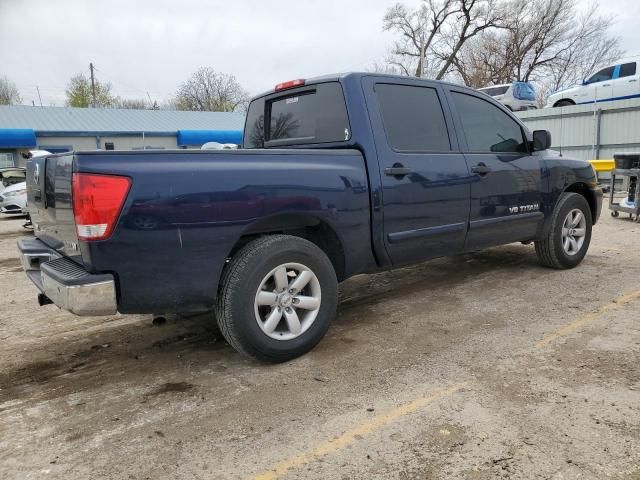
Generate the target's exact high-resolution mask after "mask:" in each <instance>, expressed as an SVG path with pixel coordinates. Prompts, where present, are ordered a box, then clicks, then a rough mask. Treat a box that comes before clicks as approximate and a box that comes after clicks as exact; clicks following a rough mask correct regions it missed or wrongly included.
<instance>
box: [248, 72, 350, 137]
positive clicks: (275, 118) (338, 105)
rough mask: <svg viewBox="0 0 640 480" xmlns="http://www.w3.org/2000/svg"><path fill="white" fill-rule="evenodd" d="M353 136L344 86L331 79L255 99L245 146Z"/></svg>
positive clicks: (250, 112) (252, 104) (250, 109)
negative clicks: (269, 96) (287, 92)
mask: <svg viewBox="0 0 640 480" xmlns="http://www.w3.org/2000/svg"><path fill="white" fill-rule="evenodd" d="M265 120H266V121H265ZM349 138H351V130H350V127H349V118H348V115H347V108H346V104H345V100H344V95H343V93H342V87H341V86H340V84H339V83H338V82H329V83H321V84H318V85H313V86H309V87H308V88H300V89H296V90H295V91H293V92H291V93H289V94H286V95H278V96H276V97H275V98H268V97H267V99H266V100H265V98H260V99H257V100H254V101H253V102H252V103H251V105H250V107H249V111H248V112H247V123H246V127H245V145H244V146H245V148H262V147H270V146H286V145H300V144H313V143H329V142H344V141H346V140H349Z"/></svg>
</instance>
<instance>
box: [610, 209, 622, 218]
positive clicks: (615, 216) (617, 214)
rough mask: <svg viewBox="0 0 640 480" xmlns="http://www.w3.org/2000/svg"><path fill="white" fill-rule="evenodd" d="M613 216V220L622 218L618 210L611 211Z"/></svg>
mask: <svg viewBox="0 0 640 480" xmlns="http://www.w3.org/2000/svg"><path fill="white" fill-rule="evenodd" d="M611 216H612V217H613V218H618V217H619V216H620V212H618V211H617V210H612V211H611Z"/></svg>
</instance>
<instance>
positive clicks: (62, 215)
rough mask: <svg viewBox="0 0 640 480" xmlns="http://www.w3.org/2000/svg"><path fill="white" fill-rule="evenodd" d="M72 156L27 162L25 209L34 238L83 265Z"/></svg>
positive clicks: (47, 157) (59, 156)
mask: <svg viewBox="0 0 640 480" xmlns="http://www.w3.org/2000/svg"><path fill="white" fill-rule="evenodd" d="M72 173H73V154H62V155H50V156H45V157H36V158H33V159H31V160H29V161H28V162H27V205H28V208H29V213H30V214H31V219H32V221H33V225H34V232H35V235H36V236H37V237H38V238H39V239H40V240H42V241H43V242H44V243H46V244H47V245H48V246H49V247H51V248H53V249H55V250H57V251H58V252H60V253H61V254H63V255H65V256H69V257H75V258H73V259H74V260H76V261H78V262H80V263H81V262H82V258H81V257H80V250H79V247H78V237H77V235H76V228H75V223H74V219H73V205H72V201H71V181H72Z"/></svg>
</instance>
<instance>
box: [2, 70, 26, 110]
mask: <svg viewBox="0 0 640 480" xmlns="http://www.w3.org/2000/svg"><path fill="white" fill-rule="evenodd" d="M19 103H22V97H21V96H20V92H19V91H18V87H16V86H15V84H14V83H13V82H12V81H10V80H9V79H8V78H7V77H3V78H0V105H16V104H19Z"/></svg>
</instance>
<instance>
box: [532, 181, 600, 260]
mask: <svg viewBox="0 0 640 480" xmlns="http://www.w3.org/2000/svg"><path fill="white" fill-rule="evenodd" d="M591 227H592V222H591V209H590V208H589V204H588V203H587V200H586V199H585V198H584V197H583V196H582V195H580V194H578V193H563V194H562V195H561V196H560V199H559V200H558V204H557V205H556V208H555V209H554V210H553V213H552V214H551V227H550V229H549V232H548V233H547V235H546V236H545V237H544V238H543V239H541V240H538V241H536V254H537V255H538V261H539V262H540V263H541V264H542V265H545V266H547V267H552V268H573V267H575V266H577V265H578V264H579V263H580V262H582V259H583V258H584V256H585V255H586V254H587V250H588V249H589V244H590V243H591Z"/></svg>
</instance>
